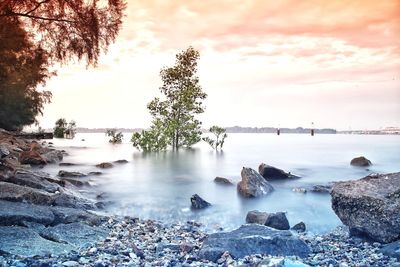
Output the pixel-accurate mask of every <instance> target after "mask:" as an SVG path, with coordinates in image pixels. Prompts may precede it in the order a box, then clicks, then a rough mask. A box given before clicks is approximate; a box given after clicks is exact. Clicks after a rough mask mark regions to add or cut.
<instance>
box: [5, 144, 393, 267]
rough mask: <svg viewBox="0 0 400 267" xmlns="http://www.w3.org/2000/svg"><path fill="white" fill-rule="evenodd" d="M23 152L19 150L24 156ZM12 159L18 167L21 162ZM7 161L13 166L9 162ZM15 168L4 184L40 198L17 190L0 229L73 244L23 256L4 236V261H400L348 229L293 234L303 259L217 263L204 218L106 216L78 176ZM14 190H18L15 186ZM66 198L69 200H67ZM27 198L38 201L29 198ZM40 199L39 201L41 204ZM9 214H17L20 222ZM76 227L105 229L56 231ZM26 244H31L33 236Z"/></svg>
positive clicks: (254, 260)
mask: <svg viewBox="0 0 400 267" xmlns="http://www.w3.org/2000/svg"><path fill="white" fill-rule="evenodd" d="M17 141H18V142H17ZM13 142H14V143H15V142H17V143H18V144H19V146H20V147H16V148H14V151H11V152H15V151H19V150H21V151H24V150H23V149H22V148H24V149H26V148H27V146H28V145H29V144H32V143H30V141H27V140H21V139H19V140H14V141H13ZM36 146H37V145H36ZM17 148H18V149H19V150H18V149H17ZM37 149H38V151H40V149H42V150H43V153H42V154H40V153H39V154H40V155H47V154H49V153H52V155H53V154H54V155H53V156H54V157H56V158H59V153H58V152H60V151H58V150H56V149H54V148H51V149H49V150H48V149H45V147H41V148H37ZM21 151H19V152H18V153H22V152H21ZM60 153H63V152H60ZM64 153H65V152H64ZM11 154H12V153H11ZM10 164H11V163H10ZM12 164H16V163H15V161H13V162H12ZM4 166H5V167H7V165H2V167H4ZM8 167H10V168H12V167H13V166H8ZM14 168H15V169H16V170H14V173H13V174H10V171H7V168H6V169H5V171H4V170H3V174H1V173H0V178H1V177H3V178H2V179H0V180H1V181H0V182H3V183H4V182H5V183H7V186H9V184H12V185H14V186H15V188H17V189H18V190H21V188H20V186H21V184H22V185H23V186H24V188H25V189H26V188H28V189H29V190H31V191H29V194H37V195H35V196H40V200H37V198H29V197H30V195H29V194H27V195H22V196H18V197H19V198H16V196H15V195H9V196H6V197H3V198H1V199H2V200H1V201H2V202H1V203H0V208H1V205H3V206H5V205H14V206H15V207H16V208H18V209H16V210H15V211H11V213H10V212H9V213H8V214H6V215H4V214H0V222H2V224H1V225H3V226H0V230H5V228H8V230H15V229H17V230H18V231H25V230H26V231H29V233H30V234H36V235H37V234H39V237H37V236H35V238H42V239H43V238H44V239H45V240H46V242H53V243H54V245H59V246H60V247H61V248H60V249H62V248H63V246H64V245H65V244H68V245H71V246H69V247H68V248H73V249H71V251H70V252H69V253H67V254H64V253H50V254H49V253H45V254H44V255H42V256H34V257H32V256H25V257H21V256H16V255H13V254H9V255H7V254H6V253H5V252H4V248H3V246H4V244H2V242H4V240H3V241H0V266H20V267H23V266H98V267H101V266H340V267H345V266H400V263H399V262H398V260H397V259H395V258H389V257H388V256H384V255H383V254H382V253H381V251H380V249H381V248H382V247H383V245H382V244H380V243H377V242H372V243H368V242H364V241H363V240H362V239H359V238H355V237H349V236H348V229H346V228H345V227H340V228H338V229H334V230H332V231H330V232H329V233H327V234H324V235H308V234H307V233H304V234H301V233H300V234H298V233H295V232H293V231H292V232H291V233H292V234H293V236H294V237H296V238H298V239H299V240H301V241H302V242H304V243H306V244H307V246H308V247H309V248H310V251H311V253H310V254H309V255H308V256H307V257H304V258H300V257H296V256H270V255H259V254H255V255H247V256H244V257H241V258H235V257H233V255H230V254H229V253H223V254H222V255H221V256H220V257H219V258H218V259H217V260H216V261H210V260H207V259H204V258H201V257H199V251H200V249H201V248H202V247H203V244H204V242H205V240H206V239H207V238H208V237H209V236H210V234H209V233H206V232H205V231H204V230H202V229H201V225H200V224H198V223H197V222H193V221H189V222H176V223H172V224H163V223H162V222H160V221H156V220H140V219H137V218H132V217H116V216H112V215H111V216H102V215H100V214H96V210H97V211H100V212H101V207H100V206H101V205H100V206H99V205H98V204H97V203H101V202H102V200H101V201H98V202H95V201H92V200H90V199H86V198H85V197H83V196H81V195H80V194H79V192H78V187H77V186H76V185H74V184H65V183H70V182H71V180H70V181H69V182H68V179H65V180H64V179H60V178H57V177H51V176H50V175H48V174H45V173H42V172H40V171H39V172H38V171H37V170H36V169H35V168H32V169H29V168H28V169H26V168H24V166H22V167H21V166H16V165H15V166H14ZM35 179H36V180H35ZM77 179H78V178H77ZM35 181H36V182H35ZM3 185H4V184H3ZM17 185H18V186H17ZM38 187H39V188H38ZM3 188H4V187H3ZM32 192H34V193H32ZM11 194H15V193H12V191H11ZM0 195H1V194H0ZM61 195H62V196H63V197H62V198H61V200H60V196H61ZM10 201H12V202H10ZM27 201H28V202H32V204H26V203H24V202H27ZM35 201H39V202H40V203H39V202H37V203H34V202H35ZM71 201H75V202H71ZM91 201H92V202H91ZM29 205H31V206H29ZM40 207H48V209H50V210H51V212H50V213H49V214H47V215H46V214H40V215H41V216H38V214H32V211H33V213H35V212H36V213H37V212H38V211H39V210H40V209H39V208H40ZM35 208H37V210H35ZM93 210H95V212H93ZM16 211H18V212H16ZM16 213H18V214H16ZM44 213H45V212H44ZM7 216H8V217H7ZM18 216H19V217H18ZM46 216H47V217H46ZM57 216H58V217H57ZM56 217H57V218H56ZM10 218H14V221H12V219H10ZM17 220H21V221H17ZM23 220H25V221H23ZM46 220H48V221H46ZM4 223H5V224H4ZM7 224H8V225H7ZM15 225H17V226H15ZM70 226H74V227H75V228H73V229H74V230H76V231H77V232H78V233H79V231H83V230H82V229H84V231H88V232H90V233H94V235H96V234H97V233H100V234H99V236H95V238H93V239H91V240H90V242H87V244H86V243H85V242H83V243H82V244H85V245H76V244H73V243H74V242H75V241H76V240H70V239H68V232H67V234H65V233H60V232H57V231H59V230H60V228H62V227H64V228H65V227H70ZM67 229H70V228H67ZM64 231H65V229H64ZM69 231H70V230H69ZM88 232H86V233H88ZM274 232H280V231H279V230H274ZM281 233H283V232H281ZM16 238H17V237H16ZM63 238H64V239H65V240H64V239H63ZM78 239H79V238H78ZM22 240H23V238H22ZM32 240H38V239H32ZM83 241H87V240H83ZM26 242H28V243H29V240H26ZM53 243H46V244H47V245H49V244H53ZM30 245H32V244H30ZM72 245H73V246H72Z"/></svg>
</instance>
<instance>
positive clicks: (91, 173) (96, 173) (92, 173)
mask: <svg viewBox="0 0 400 267" xmlns="http://www.w3.org/2000/svg"><path fill="white" fill-rule="evenodd" d="M102 174H103V173H102V172H89V173H88V175H96V176H98V175H102Z"/></svg>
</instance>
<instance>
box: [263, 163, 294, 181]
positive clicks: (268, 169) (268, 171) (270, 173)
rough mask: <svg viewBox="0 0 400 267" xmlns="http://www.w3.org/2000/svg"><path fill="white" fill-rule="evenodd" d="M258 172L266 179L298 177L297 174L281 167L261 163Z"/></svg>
mask: <svg viewBox="0 0 400 267" xmlns="http://www.w3.org/2000/svg"><path fill="white" fill-rule="evenodd" d="M258 172H259V173H260V175H261V176H262V177H264V178H265V179H267V180H281V179H295V178H300V177H298V176H295V175H292V174H290V172H289V173H287V172H285V171H283V170H281V169H278V168H275V167H273V166H270V165H267V164H265V163H261V164H260V166H259V167H258Z"/></svg>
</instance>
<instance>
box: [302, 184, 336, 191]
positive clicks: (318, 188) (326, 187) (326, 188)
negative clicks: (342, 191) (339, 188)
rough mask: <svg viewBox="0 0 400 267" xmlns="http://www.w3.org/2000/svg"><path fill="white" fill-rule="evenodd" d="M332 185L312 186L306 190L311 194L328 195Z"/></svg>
mask: <svg viewBox="0 0 400 267" xmlns="http://www.w3.org/2000/svg"><path fill="white" fill-rule="evenodd" d="M333 185H334V183H329V184H324V185H322V184H317V185H313V186H311V187H310V188H308V189H307V190H308V191H310V192H313V193H321V194H330V193H331V191H332V187H333Z"/></svg>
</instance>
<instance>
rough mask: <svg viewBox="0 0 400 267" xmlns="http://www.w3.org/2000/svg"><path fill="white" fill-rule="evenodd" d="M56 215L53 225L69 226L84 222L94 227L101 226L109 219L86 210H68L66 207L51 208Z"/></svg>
mask: <svg viewBox="0 0 400 267" xmlns="http://www.w3.org/2000/svg"><path fill="white" fill-rule="evenodd" d="M50 210H51V212H52V213H53V214H54V221H53V223H52V224H53V225H56V224H61V223H64V224H69V223H75V222H83V223H85V224H88V225H92V226H94V225H95V226H99V225H101V224H102V223H103V221H105V220H106V219H107V217H104V216H101V215H97V214H94V213H91V212H88V211H86V210H81V209H74V208H66V207H50Z"/></svg>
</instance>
